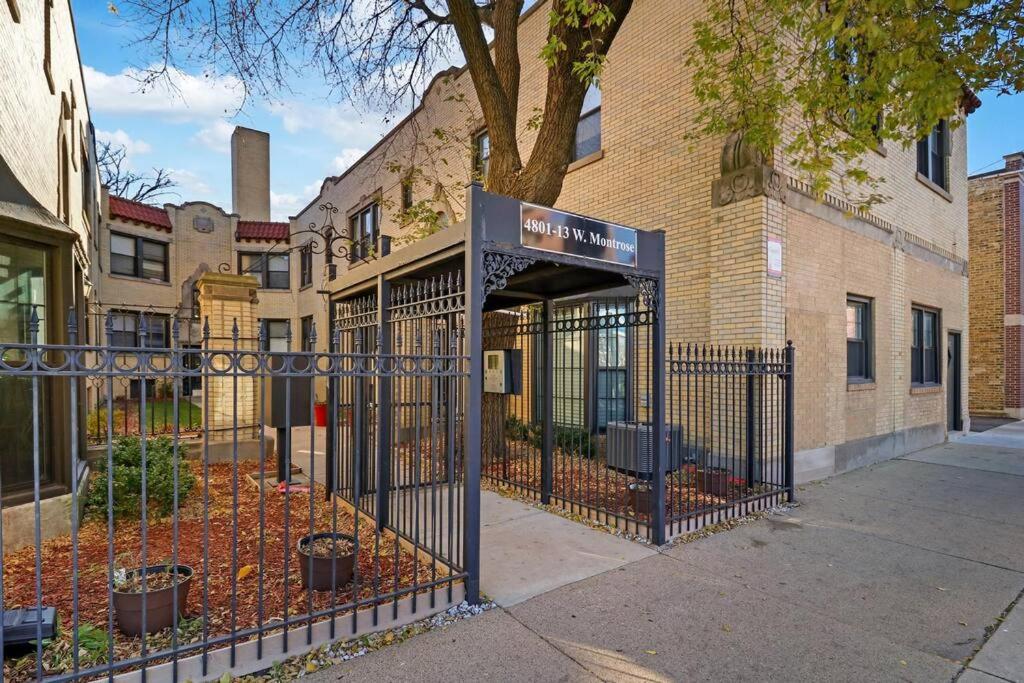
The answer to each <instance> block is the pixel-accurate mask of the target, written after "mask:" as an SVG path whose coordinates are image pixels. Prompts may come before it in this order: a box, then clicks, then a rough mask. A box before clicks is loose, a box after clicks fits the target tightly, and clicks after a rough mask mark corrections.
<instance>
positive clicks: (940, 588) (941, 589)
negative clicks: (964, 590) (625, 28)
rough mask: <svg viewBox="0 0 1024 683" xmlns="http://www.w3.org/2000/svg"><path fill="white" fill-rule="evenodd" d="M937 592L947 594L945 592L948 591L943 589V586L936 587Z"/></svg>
mask: <svg viewBox="0 0 1024 683" xmlns="http://www.w3.org/2000/svg"><path fill="white" fill-rule="evenodd" d="M935 590H937V591H942V592H945V591H946V589H945V588H943V587H942V586H936V587H935Z"/></svg>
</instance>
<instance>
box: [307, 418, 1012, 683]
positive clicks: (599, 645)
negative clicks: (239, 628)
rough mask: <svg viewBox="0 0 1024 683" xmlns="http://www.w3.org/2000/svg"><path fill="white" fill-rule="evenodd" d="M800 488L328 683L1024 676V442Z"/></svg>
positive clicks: (968, 448)
mask: <svg viewBox="0 0 1024 683" xmlns="http://www.w3.org/2000/svg"><path fill="white" fill-rule="evenodd" d="M992 431H997V430H992ZM979 436H980V435H979ZM997 436H1000V437H1001V438H1002V437H1003V436H1006V435H1005V434H1003V435H997ZM1017 445H1018V446H1024V439H1021V440H1020V441H1019V442H1018V443H1017ZM798 495H799V499H800V502H801V505H800V507H798V508H795V509H793V510H791V511H790V512H788V513H786V514H781V515H774V516H772V517H769V518H768V519H764V520H760V521H756V522H752V523H750V524H747V525H743V526H741V527H739V528H737V529H734V530H732V531H729V532H724V533H720V534H716V535H715V536H712V537H710V538H707V539H703V540H700V541H696V542H693V543H690V544H686V545H679V546H675V547H668V548H662V549H661V552H658V553H654V554H650V555H647V556H644V557H640V558H638V559H635V560H633V561H625V562H623V561H619V560H617V561H616V562H615V563H614V565H616V566H614V567H613V568H610V569H609V570H608V571H602V572H601V573H597V574H595V575H593V576H590V577H588V578H583V579H581V580H578V581H573V582H571V583H567V585H563V586H560V587H554V588H553V589H552V590H548V591H547V592H544V593H541V594H539V595H536V596H535V597H532V598H529V599H525V600H522V601H521V602H518V601H517V600H518V598H519V597H521V595H519V594H518V593H517V594H516V595H514V596H511V599H510V596H506V599H505V600H504V602H506V604H511V605H512V606H511V607H502V608H498V609H495V610H493V611H491V612H488V613H486V614H485V615H483V616H480V617H475V618H472V619H469V620H466V621H463V622H459V623H456V624H454V625H452V626H450V627H448V628H446V629H443V630H437V631H433V632H430V633H426V634H423V635H420V636H416V637H414V638H411V639H410V640H408V641H406V642H404V643H402V644H400V645H397V646H394V647H389V648H385V649H383V650H381V651H378V652H375V653H373V654H370V655H367V656H365V657H362V658H359V659H356V660H353V661H351V662H347V663H345V664H341V665H338V666H335V667H332V668H328V669H325V670H323V671H321V672H318V673H316V674H313V675H312V676H311V678H312V679H313V680H315V681H328V680H389V681H405V680H408V681H417V682H422V681H452V680H500V681H518V680H523V681H598V680H601V681H627V680H629V681H635V680H645V681H696V680H714V681H735V680H766V679H767V680H785V681H793V680H836V681H846V680H856V681H891V680H909V681H948V680H954V679H956V678H958V677H960V678H961V679H962V680H964V681H998V680H1020V681H1024V671H1021V670H1020V668H1021V666H1024V664H1022V662H1021V661H1020V652H1021V650H1022V649H1024V648H1022V647H1021V646H1020V643H1021V640H1020V638H1021V631H1022V630H1024V623H1022V622H1024V617H1022V616H1021V614H1020V613H1019V612H1020V608H1018V610H1017V612H1011V613H1009V616H1008V617H1007V616H1006V612H1007V610H1008V608H1009V606H1010V605H1011V604H1012V603H1013V602H1014V601H1015V600H1017V599H1019V598H1020V596H1021V594H1022V591H1024V449H1022V448H1017V447H1015V446H1014V447H1009V446H1007V445H1005V444H1001V445H996V446H993V445H984V444H974V443H970V442H967V443H965V442H964V441H963V440H962V441H959V442H956V443H953V444H947V445H943V446H938V447H936V448H932V449H928V450H926V451H922V452H921V453H917V454H914V455H912V456H910V457H907V458H903V459H899V460H893V461H889V462H885V463H880V464H878V465H875V466H872V467H868V468H865V469H861V470H858V471H855V472H851V473H848V474H845V475H842V476H839V477H836V478H834V479H830V480H826V481H823V482H819V483H815V484H810V485H807V486H805V487H802V488H801V489H800V491H799V494H798ZM525 523H526V524H532V523H534V520H529V521H527V522H525ZM540 528H541V527H539V526H538V529H540ZM587 531H588V532H589V533H594V534H598V533H600V532H596V531H592V530H587ZM483 552H484V554H485V555H486V553H487V546H486V545H485V546H484V547H483ZM536 553H537V549H536V548H524V549H523V553H522V554H523V557H524V558H531V557H532V558H535V560H536V564H537V565H538V566H540V565H542V564H544V562H542V561H541V560H542V558H537V555H536ZM521 559H522V558H521ZM624 559H628V558H624ZM523 564H524V565H528V564H529V563H523ZM485 566H486V560H485ZM556 583H558V582H556ZM1021 602H1022V603H1024V600H1022V601H1021ZM1004 617H1005V620H1004ZM988 630H991V631H992V632H993V633H994V635H993V636H992V638H991V639H990V640H989V642H988V644H987V645H986V647H985V649H984V650H982V651H981V653H980V654H978V655H977V656H976V657H975V658H974V659H973V660H971V658H972V657H974V655H975V653H976V652H977V651H978V649H979V648H980V647H981V646H982V645H983V644H985V642H986V633H987V631H988ZM1014 656H1016V657H1017V659H1014V658H1013V657H1014ZM968 661H970V666H971V668H970V669H965V666H964V665H965V663H966V662H968ZM986 677H988V678H986ZM996 677H998V678H996Z"/></svg>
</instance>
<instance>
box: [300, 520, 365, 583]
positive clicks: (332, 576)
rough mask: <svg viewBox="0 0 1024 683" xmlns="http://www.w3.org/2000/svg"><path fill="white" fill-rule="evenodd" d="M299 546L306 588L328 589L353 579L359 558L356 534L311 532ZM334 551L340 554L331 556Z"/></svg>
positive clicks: (301, 571) (301, 539)
mask: <svg viewBox="0 0 1024 683" xmlns="http://www.w3.org/2000/svg"><path fill="white" fill-rule="evenodd" d="M296 549H297V550H298V552H299V572H300V573H301V575H302V587H303V588H306V589H312V590H315V591H329V590H334V589H336V588H340V587H342V586H345V585H346V584H348V582H349V581H351V580H352V572H353V569H354V567H355V560H356V556H355V539H354V538H353V537H351V536H349V535H347V534H332V533H322V534H312V535H310V536H303V537H302V538H300V539H299V543H298V546H297V548H296ZM331 552H336V553H337V554H335V555H334V556H333V557H332V556H331V554H330V553H331ZM310 564H312V572H310Z"/></svg>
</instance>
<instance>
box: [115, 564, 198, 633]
mask: <svg viewBox="0 0 1024 683" xmlns="http://www.w3.org/2000/svg"><path fill="white" fill-rule="evenodd" d="M170 573H174V574H176V575H177V577H178V579H177V586H178V603H177V606H175V604H174V583H173V581H174V580H173V579H167V578H164V577H163V576H162V575H165V574H170ZM194 573H195V572H193V571H192V568H191V567H188V566H185V565H183V564H179V565H178V566H177V567H171V566H169V565H152V566H149V567H146V569H145V571H143V570H142V568H141V567H140V568H139V569H133V570H131V571H129V572H128V573H127V575H126V578H127V581H128V582H132V581H134V580H137V579H138V578H140V577H141V576H144V577H147V578H146V611H145V614H146V633H156V632H158V631H162V630H164V629H165V628H168V627H170V626H173V625H174V613H175V611H177V613H178V614H179V615H182V614H184V613H185V604H186V602H187V601H188V589H189V587H190V586H191V585H192V576H193V574H194ZM139 583H140V584H141V581H140V582H139ZM152 584H158V585H160V586H164V587H162V588H157V587H153V585H152ZM165 584H167V585H165ZM175 607H177V609H175ZM114 614H115V615H116V616H117V627H118V628H119V629H121V632H122V633H124V634H125V635H128V636H141V635H142V614H143V611H142V592H141V586H140V589H139V590H138V591H135V590H132V591H126V590H116V589H115V590H114Z"/></svg>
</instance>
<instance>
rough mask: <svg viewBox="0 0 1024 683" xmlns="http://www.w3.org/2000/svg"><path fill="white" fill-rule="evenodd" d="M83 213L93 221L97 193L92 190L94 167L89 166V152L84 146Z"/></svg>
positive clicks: (87, 219) (88, 219)
mask: <svg viewBox="0 0 1024 683" xmlns="http://www.w3.org/2000/svg"><path fill="white" fill-rule="evenodd" d="M81 154H82V213H83V214H85V219H86V221H87V222H89V223H91V222H92V207H93V203H94V200H95V194H93V191H92V169H91V168H90V166H89V154H88V153H87V152H86V151H85V148H84V147H83V148H82V152H81Z"/></svg>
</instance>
